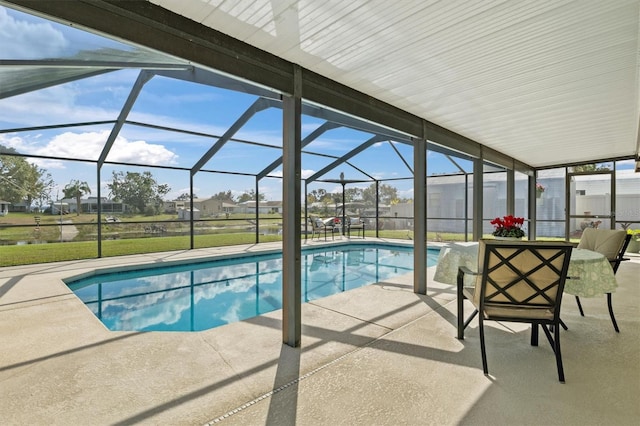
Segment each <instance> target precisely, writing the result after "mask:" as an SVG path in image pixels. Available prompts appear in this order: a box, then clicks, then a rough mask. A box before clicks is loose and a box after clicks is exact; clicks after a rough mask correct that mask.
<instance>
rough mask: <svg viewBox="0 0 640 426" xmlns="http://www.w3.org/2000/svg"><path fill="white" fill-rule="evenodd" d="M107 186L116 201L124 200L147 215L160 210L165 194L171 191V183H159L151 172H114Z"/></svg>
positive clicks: (137, 210)
mask: <svg viewBox="0 0 640 426" xmlns="http://www.w3.org/2000/svg"><path fill="white" fill-rule="evenodd" d="M107 188H109V191H110V196H111V197H112V198H113V199H114V200H115V201H120V202H123V203H124V204H126V205H128V206H130V207H133V208H134V209H135V210H136V212H138V213H144V214H147V215H153V214H157V213H158V212H160V211H161V209H162V206H163V203H164V201H163V200H164V196H165V195H167V193H169V191H171V188H170V187H169V185H166V184H162V185H160V184H158V182H157V181H156V180H155V179H154V177H153V175H152V174H151V172H144V173H133V172H126V174H125V173H124V172H113V177H112V181H111V183H109V184H107Z"/></svg>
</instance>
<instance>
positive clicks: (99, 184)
mask: <svg viewBox="0 0 640 426" xmlns="http://www.w3.org/2000/svg"><path fill="white" fill-rule="evenodd" d="M101 170H102V164H97V167H96V175H97V176H96V182H97V183H98V185H97V186H98V194H97V195H98V258H101V257H102V191H100V188H101V187H102V184H101V183H100V171H101ZM112 210H113V209H112Z"/></svg>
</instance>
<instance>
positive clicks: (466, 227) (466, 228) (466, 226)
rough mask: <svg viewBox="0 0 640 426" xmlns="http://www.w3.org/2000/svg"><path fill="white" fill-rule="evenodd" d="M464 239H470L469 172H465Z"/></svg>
mask: <svg viewBox="0 0 640 426" xmlns="http://www.w3.org/2000/svg"><path fill="white" fill-rule="evenodd" d="M464 241H465V242H467V241H469V173H466V172H465V174H464Z"/></svg>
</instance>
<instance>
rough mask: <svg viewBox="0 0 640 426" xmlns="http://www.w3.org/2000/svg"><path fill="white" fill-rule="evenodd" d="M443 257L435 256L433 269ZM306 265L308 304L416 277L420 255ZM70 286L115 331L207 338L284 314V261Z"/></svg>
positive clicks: (138, 273) (95, 279)
mask: <svg viewBox="0 0 640 426" xmlns="http://www.w3.org/2000/svg"><path fill="white" fill-rule="evenodd" d="M438 253H439V249H432V248H429V249H428V250H427V266H432V265H435V263H436V260H437V258H438ZM301 260H302V301H303V302H308V301H311V300H315V299H320V298H322V297H327V296H330V295H332V294H335V293H339V292H343V291H347V290H351V289H354V288H358V287H362V286H364V285H368V284H372V283H375V282H379V281H383V280H385V279H387V278H390V277H393V276H398V275H402V274H405V273H409V272H411V271H413V248H411V247H408V246H406V247H405V246H392V245H380V244H356V245H353V244H352V245H344V246H334V247H331V248H326V247H324V248H314V249H305V250H303V251H302V259H301ZM67 285H68V286H69V288H70V289H71V290H72V291H73V292H74V293H75V294H76V295H77V296H78V298H80V299H81V300H82V301H83V302H84V303H85V305H87V307H88V308H89V309H90V310H91V311H92V312H93V313H94V314H95V315H96V316H97V317H98V318H99V319H100V321H102V323H103V324H104V325H105V326H106V327H107V328H108V329H110V330H114V331H201V330H206V329H210V328H214V327H218V326H221V325H224V324H228V323H231V322H236V321H241V320H243V319H247V318H251V317H254V316H257V315H262V314H264V313H267V312H271V311H274V310H277V309H281V308H282V253H275V254H261V255H251V256H242V257H236V258H232V259H221V260H210V261H206V262H199V263H191V264H187V265H176V266H165V267H154V268H150V269H142V270H135V271H123V272H116V273H102V274H97V275H94V276H91V277H87V278H80V279H77V280H69V281H67Z"/></svg>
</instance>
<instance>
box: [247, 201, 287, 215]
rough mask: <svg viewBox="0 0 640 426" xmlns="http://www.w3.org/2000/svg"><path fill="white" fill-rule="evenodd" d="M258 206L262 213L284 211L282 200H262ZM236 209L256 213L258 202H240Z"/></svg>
mask: <svg viewBox="0 0 640 426" xmlns="http://www.w3.org/2000/svg"><path fill="white" fill-rule="evenodd" d="M257 206H258V207H257V209H258V212H259V213H260V214H269V213H282V201H261V202H260V203H258V204H257ZM236 211H237V212H238V213H245V214H249V213H251V214H255V212H256V202H255V201H245V202H244V203H239V204H238V209H237V210H236Z"/></svg>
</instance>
